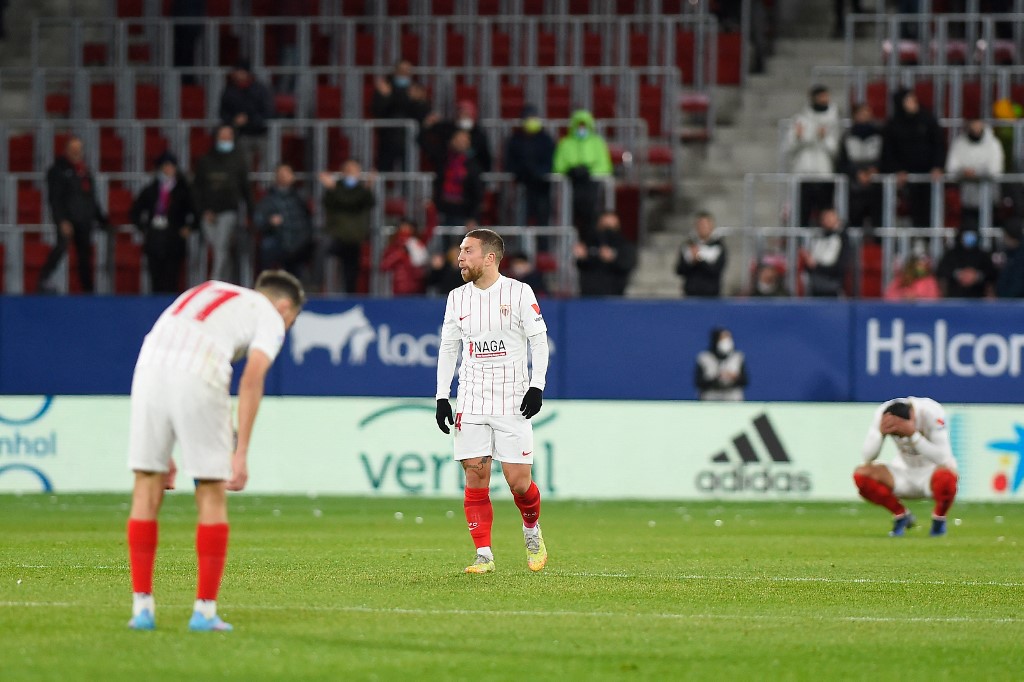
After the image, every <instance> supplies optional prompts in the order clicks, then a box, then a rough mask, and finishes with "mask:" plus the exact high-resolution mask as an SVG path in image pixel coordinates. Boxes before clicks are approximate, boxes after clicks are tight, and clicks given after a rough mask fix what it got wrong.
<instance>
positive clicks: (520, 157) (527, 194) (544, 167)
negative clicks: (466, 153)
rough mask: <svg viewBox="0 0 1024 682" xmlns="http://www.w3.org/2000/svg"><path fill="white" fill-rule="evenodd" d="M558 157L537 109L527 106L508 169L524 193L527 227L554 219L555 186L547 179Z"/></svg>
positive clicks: (510, 147) (512, 139) (508, 152)
mask: <svg viewBox="0 0 1024 682" xmlns="http://www.w3.org/2000/svg"><path fill="white" fill-rule="evenodd" d="M554 158H555V140H554V138H552V137H551V135H549V134H548V132H547V131H546V130H544V122H543V121H542V120H541V118H540V116H538V115H537V107H535V106H532V105H527V106H525V107H523V113H522V125H520V126H519V127H518V128H516V129H515V130H514V131H512V134H511V135H510V136H509V138H508V142H507V143H506V147H505V170H506V171H507V172H509V173H512V174H513V175H515V176H516V183H517V184H519V186H520V187H522V190H523V192H522V193H523V209H524V210H523V211H522V214H523V215H525V217H526V224H527V225H547V224H548V222H549V221H550V219H551V183H550V182H548V180H547V176H548V173H550V172H551V163H552V161H553V160H554Z"/></svg>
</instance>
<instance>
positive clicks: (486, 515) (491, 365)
mask: <svg viewBox="0 0 1024 682" xmlns="http://www.w3.org/2000/svg"><path fill="white" fill-rule="evenodd" d="M504 251H505V245H504V242H503V241H502V239H501V237H500V236H498V234H497V233H496V232H494V231H492V230H485V229H477V230H471V231H470V232H467V233H466V237H465V238H464V239H463V240H462V245H461V247H460V250H459V269H460V270H461V272H462V279H463V280H465V281H466V282H467V284H465V285H463V286H461V287H459V288H458V289H455V290H453V291H452V292H451V293H449V294H448V302H447V305H446V306H445V311H444V324H443V325H442V327H441V345H440V348H439V349H438V354H437V356H438V357H437V412H436V415H435V416H436V419H437V425H438V427H439V428H440V429H441V430H442V431H444V432H445V433H449V428H448V425H449V424H454V425H455V445H454V449H455V459H456V460H457V461H459V462H461V463H462V468H463V470H464V471H465V472H466V489H465V504H464V506H465V510H466V522H467V523H468V524H469V533H470V535H471V536H472V538H473V543H474V544H475V545H476V559H475V560H474V561H473V563H472V564H471V565H469V566H468V567H467V568H466V573H490V572H492V571H493V570H494V553H493V552H492V551H491V523H492V520H493V518H494V512H493V509H492V507H491V498H490V485H491V459H492V458H493V459H496V460H498V461H499V462H501V471H502V473H503V474H504V475H505V481H506V482H507V483H508V486H509V488H510V489H511V490H512V496H513V499H514V500H515V503H516V506H517V507H518V508H519V511H520V513H521V514H522V517H523V538H524V540H525V543H526V563H527V566H528V567H529V568H530V570H531V571H539V570H541V569H542V568H544V565H545V564H546V563H547V560H548V551H547V547H546V546H545V545H544V537H543V536H542V535H541V531H540V524H539V523H538V520H539V518H540V490H538V488H537V484H536V483H534V482H533V478H532V475H531V467H532V465H533V426H532V425H531V424H530V422H529V419H530V418H531V417H533V416H534V415H535V414H537V413H538V412H539V411H540V408H541V404H542V402H543V395H544V380H545V375H546V374H547V367H548V341H547V326H546V325H545V324H544V316H543V315H541V312H540V306H539V305H538V303H537V297H536V296H535V295H534V293H533V289H531V288H530V287H529V285H527V284H523V283H522V282H520V281H518V280H514V279H510V278H508V277H504V276H502V275H501V274H500V273H499V272H498V264H499V263H500V262H501V257H502V255H503V254H504ZM460 342H461V345H462V367H461V368H460V370H459V391H458V398H457V401H456V408H455V416H454V418H453V416H452V406H451V403H450V402H449V400H448V398H449V394H450V393H451V385H452V375H453V374H454V372H455V365H456V362H457V360H458V353H459V345H460ZM527 344H529V351H530V355H531V356H532V360H533V372H532V374H531V372H530V370H529V366H528V364H527Z"/></svg>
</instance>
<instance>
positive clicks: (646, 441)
mask: <svg viewBox="0 0 1024 682" xmlns="http://www.w3.org/2000/svg"><path fill="white" fill-rule="evenodd" d="M874 409H875V405H868V404H834V403H824V404H808V403H697V402H604V401H600V402H591V401H557V402H556V401H549V402H547V403H545V405H544V409H543V411H542V412H541V414H540V415H538V416H537V417H535V418H534V420H533V421H534V433H535V466H534V476H535V478H536V479H537V482H538V485H539V486H540V487H541V489H542V491H543V493H544V495H545V496H546V497H547V498H549V499H551V498H563V499H570V498H576V499H579V498H586V499H642V498H643V499H667V500H699V499H717V500H762V499H765V500H790V499H794V500H854V499H856V498H857V494H856V490H855V489H854V487H853V481H852V471H853V469H854V467H856V466H857V465H858V464H859V463H860V461H861V456H860V450H861V443H862V442H863V440H864V435H865V433H866V429H867V428H868V425H869V424H870V421H871V417H872V414H873V411H874ZM946 409H947V417H948V419H949V428H950V436H951V440H952V443H953V450H954V454H955V455H956V458H957V461H958V463H959V467H960V476H961V478H960V495H959V498H960V499H962V500H978V501H981V500H985V501H1017V500H1022V499H1024V490H1021V488H1022V487H1024V486H1022V480H1024V466H1022V464H1021V460H1022V459H1024V456H1022V453H1024V414H1022V411H1021V409H1020V408H1018V407H1015V406H1005V405H946ZM128 414H129V402H128V398H126V397H78V396H57V397H52V398H50V397H2V398H0V492H13V491H25V492H30V491H41V490H44V491H50V490H52V491H56V492H72V491H128V490H130V488H131V480H132V478H131V474H130V472H129V471H128V470H127V468H126V451H127V434H128ZM894 451H895V448H894V446H893V445H891V444H887V445H886V446H885V448H884V449H883V451H882V457H881V461H885V460H886V459H887V458H889V457H891V456H892V454H893V452H894ZM180 480H181V481H182V482H183V483H184V481H187V475H185V474H184V473H183V475H182V476H181V478H180ZM493 481H494V485H493V487H494V489H495V490H496V491H500V490H502V489H503V488H504V485H503V481H502V479H501V476H500V474H497V473H496V475H495V476H494V477H493ZM462 485H463V479H462V472H461V468H460V467H459V466H457V465H456V463H455V462H454V461H453V460H452V456H451V436H445V435H444V434H442V433H441V432H440V431H439V430H438V429H437V426H436V425H435V424H434V404H433V401H432V400H408V399H387V398H295V397H289V398H274V397H268V398H265V399H264V402H263V404H262V405H261V407H260V414H259V418H258V419H257V426H256V433H255V435H254V437H253V446H252V450H251V452H250V479H249V487H248V490H249V491H250V492H259V493H299V494H306V493H317V494H346V495H387V496H403V495H430V496H443V497H457V496H460V495H461V490H462ZM179 487H187V486H179Z"/></svg>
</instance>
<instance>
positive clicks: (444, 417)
mask: <svg viewBox="0 0 1024 682" xmlns="http://www.w3.org/2000/svg"><path fill="white" fill-rule="evenodd" d="M434 418H435V419H437V428H439V429H441V430H442V431H444V432H445V433H451V432H452V431H451V429H449V428H448V424H454V423H455V417H453V416H452V404H451V403H450V402H448V399H447V398H443V399H441V400H438V401H437V411H436V412H434ZM445 422H448V424H445Z"/></svg>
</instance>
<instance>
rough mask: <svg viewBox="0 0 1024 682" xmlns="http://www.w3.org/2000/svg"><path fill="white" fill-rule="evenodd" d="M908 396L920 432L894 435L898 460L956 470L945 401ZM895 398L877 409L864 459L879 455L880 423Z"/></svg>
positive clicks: (881, 438) (910, 466)
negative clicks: (908, 434)
mask: <svg viewBox="0 0 1024 682" xmlns="http://www.w3.org/2000/svg"><path fill="white" fill-rule="evenodd" d="M906 400H909V401H910V404H911V405H912V406H913V408H914V427H915V428H916V429H917V433H915V434H914V435H913V436H909V437H907V436H891V438H892V439H893V442H895V443H896V460H898V461H899V463H900V464H902V465H903V466H904V467H906V468H911V469H912V468H916V467H926V466H944V467H947V468H949V469H952V470H953V471H956V459H955V458H954V457H953V448H952V447H951V446H950V443H949V429H948V424H947V422H946V411H945V410H944V409H943V407H942V405H940V404H939V403H937V402H936V401H934V400H932V399H931V398H914V397H910V398H907V399H906ZM893 402H894V401H893V400H887V401H886V402H884V403H882V404H881V405H879V406H878V409H877V410H875V416H874V418H873V419H872V420H871V427H870V428H869V429H868V434H867V436H866V438H865V439H864V451H863V455H864V461H865V462H872V461H874V460H875V458H877V457H878V454H879V452H881V449H882V442H883V440H884V438H883V436H882V434H881V432H880V431H879V427H880V426H881V424H882V415H883V413H884V412H885V408H887V407H889V405H891V404H892V403H893Z"/></svg>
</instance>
